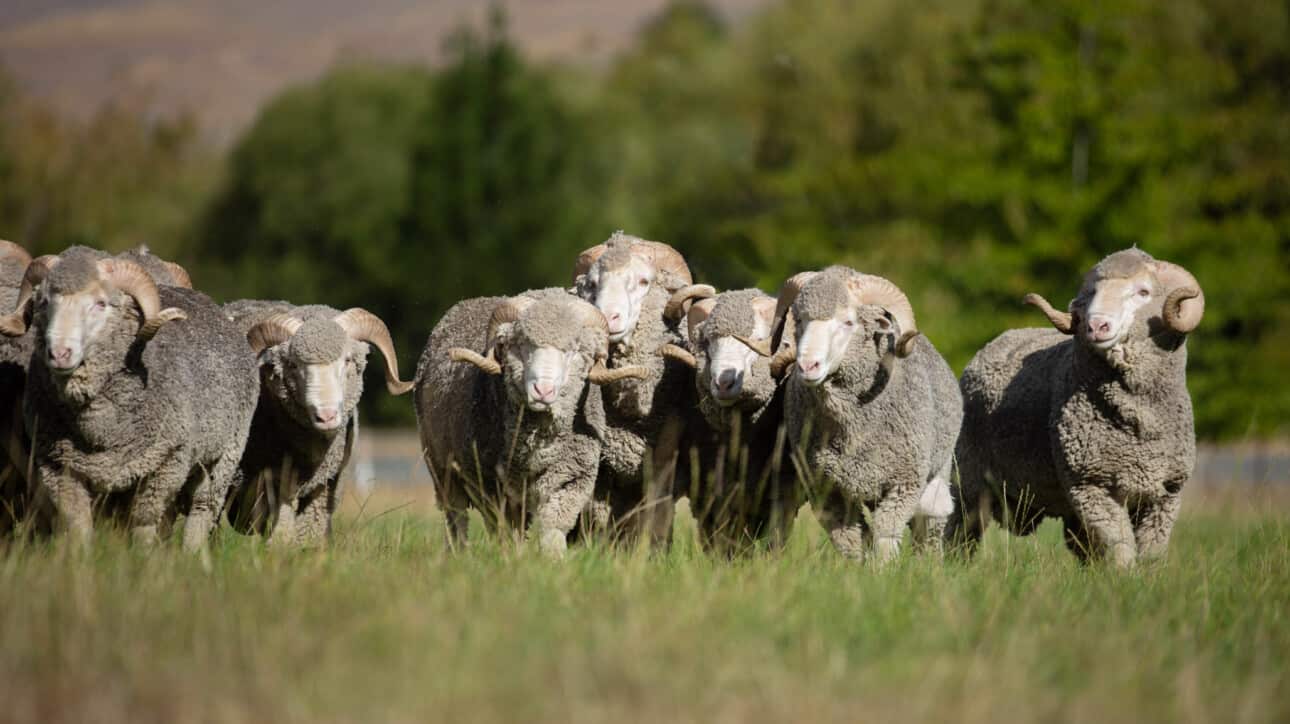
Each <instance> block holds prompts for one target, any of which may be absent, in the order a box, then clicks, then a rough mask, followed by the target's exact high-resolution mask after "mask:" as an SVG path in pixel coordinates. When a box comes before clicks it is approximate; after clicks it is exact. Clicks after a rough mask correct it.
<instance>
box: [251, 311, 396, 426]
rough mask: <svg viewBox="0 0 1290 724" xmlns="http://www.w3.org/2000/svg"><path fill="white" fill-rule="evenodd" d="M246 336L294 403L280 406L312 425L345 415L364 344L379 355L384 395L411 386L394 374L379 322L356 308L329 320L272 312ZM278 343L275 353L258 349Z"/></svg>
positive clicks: (354, 394) (354, 395)
mask: <svg viewBox="0 0 1290 724" xmlns="http://www.w3.org/2000/svg"><path fill="white" fill-rule="evenodd" d="M246 338H247V342H248V343H249V344H250V345H251V350H252V351H253V352H254V353H255V354H256V355H257V356H259V357H261V359H262V361H264V362H267V363H270V364H272V365H273V374H275V375H278V376H280V378H281V380H282V382H283V384H282V386H281V389H280V390H279V391H278V394H279V395H282V396H285V397H288V398H290V401H291V402H293V403H294V404H287V405H284V407H286V408H287V409H289V410H292V411H294V414H295V415H296V416H297V417H304V418H305V419H300V420H298V421H299V422H301V423H302V424H305V425H309V426H312V427H314V428H315V429H317V430H321V431H335V430H338V429H340V427H341V426H342V425H343V424H344V423H345V421H346V420H347V419H348V418H349V415H350V413H351V412H352V411H353V408H354V406H355V405H356V404H357V403H358V398H359V396H360V395H361V392H362V380H363V371H364V369H366V367H367V354H368V352H369V350H370V348H369V345H375V346H376V348H377V349H379V350H380V351H381V356H382V357H384V359H385V385H386V388H387V389H388V390H389V392H390V394H392V395H401V394H403V393H405V392H407V391H408V390H410V389H412V385H411V383H409V382H404V381H402V380H400V379H399V363H398V360H397V359H396V357H395V353H394V342H393V340H391V338H390V332H389V330H388V329H387V328H386V326H385V323H384V322H382V321H381V320H380V318H378V317H377V316H376V315H374V314H372V313H370V312H368V311H366V310H364V309H361V308H358V307H354V308H353V309H349V310H346V311H344V312H341V313H340V314H337V315H336V316H334V317H332V318H330V319H327V318H324V317H316V316H315V317H310V318H308V319H300V318H299V317H296V316H293V315H291V314H275V315H273V316H271V317H269V318H268V319H265V320H264V321H262V322H260V323H259V324H257V325H255V326H254V327H252V328H251V329H250V330H249V331H248V332H247V335H246ZM279 345H283V347H282V349H281V351H280V353H278V354H274V355H269V356H266V355H265V354H264V353H265V352H266V351H268V350H270V349H272V348H275V347H278V346H279ZM282 401H283V402H288V400H286V399H284V400H282Z"/></svg>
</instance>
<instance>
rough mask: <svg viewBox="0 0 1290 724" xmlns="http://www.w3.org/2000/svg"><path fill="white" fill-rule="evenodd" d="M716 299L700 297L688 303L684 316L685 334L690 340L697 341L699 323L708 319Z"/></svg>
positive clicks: (714, 306)
mask: <svg viewBox="0 0 1290 724" xmlns="http://www.w3.org/2000/svg"><path fill="white" fill-rule="evenodd" d="M716 306H717V300H716V299H715V298H710V299H701V300H699V301H697V302H695V303H694V304H691V305H690V311H689V312H688V313H687V314H686V316H685V336H686V338H687V339H689V340H690V341H691V342H698V341H699V340H698V339H697V338H696V333H697V332H698V331H699V325H701V324H703V323H704V322H706V321H708V317H710V316H712V310H713V309H714V308H716Z"/></svg>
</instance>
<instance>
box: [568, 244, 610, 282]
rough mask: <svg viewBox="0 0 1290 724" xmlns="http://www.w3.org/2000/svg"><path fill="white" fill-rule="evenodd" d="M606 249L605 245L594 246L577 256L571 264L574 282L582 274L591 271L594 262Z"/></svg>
mask: <svg viewBox="0 0 1290 724" xmlns="http://www.w3.org/2000/svg"><path fill="white" fill-rule="evenodd" d="M608 249H609V247H608V246H607V245H605V244H596V245H595V246H593V247H591V248H590V249H587V250H586V251H584V252H582V253H581V254H579V255H578V258H577V259H576V260H575V261H574V262H573V279H574V281H577V280H578V277H580V276H582V275H583V274H586V273H587V271H588V270H590V269H591V265H592V264H595V263H596V260H597V259H599V258H600V256H601V255H602V254H604V253H605V252H606V251H607V250H608Z"/></svg>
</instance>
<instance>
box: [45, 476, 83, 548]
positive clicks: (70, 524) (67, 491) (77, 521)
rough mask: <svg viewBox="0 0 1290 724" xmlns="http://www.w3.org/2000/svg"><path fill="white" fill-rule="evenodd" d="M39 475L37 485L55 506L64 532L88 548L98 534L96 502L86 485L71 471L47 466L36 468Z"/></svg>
mask: <svg viewBox="0 0 1290 724" xmlns="http://www.w3.org/2000/svg"><path fill="white" fill-rule="evenodd" d="M36 476H37V485H38V486H40V488H41V489H43V490H45V491H46V492H47V494H48V495H49V500H50V501H51V502H52V503H53V504H54V510H55V511H57V513H58V520H59V524H60V525H61V526H62V528H63V530H64V531H66V532H67V533H68V535H69V536H70V537H71V538H72V539H73V540H75V541H76V542H77V543H78V544H79V545H81V546H82V547H86V546H88V545H89V542H90V536H91V535H92V534H93V533H94V511H93V504H94V501H93V498H92V497H91V496H90V490H89V488H88V487H87V486H86V485H85V482H84V481H82V480H80V479H78V478H77V477H76V476H75V475H73V474H72V473H70V472H67V471H62V470H55V469H54V468H53V467H50V466H46V465H40V466H38V467H37V468H36Z"/></svg>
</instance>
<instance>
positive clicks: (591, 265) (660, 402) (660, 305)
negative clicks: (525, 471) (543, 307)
mask: <svg viewBox="0 0 1290 724" xmlns="http://www.w3.org/2000/svg"><path fill="white" fill-rule="evenodd" d="M690 284H691V277H690V270H689V268H688V267H687V266H686V264H685V260H684V259H683V258H682V257H681V255H680V254H679V253H678V252H677V251H676V250H675V249H673V248H672V247H670V246H668V245H667V244H663V243H660V242H656V241H646V240H644V239H639V238H637V237H634V236H629V235H626V234H623V233H622V232H618V233H615V234H614V235H613V236H611V237H610V238H609V240H608V241H606V242H605V243H604V244H600V245H598V246H595V247H592V248H591V249H588V250H587V251H584V252H583V253H582V254H581V255H580V256H579V257H578V260H577V262H576V264H575V267H574V292H575V293H576V294H577V295H578V296H580V297H582V298H583V299H585V300H587V301H588V302H591V303H592V304H594V305H595V306H596V308H598V309H599V310H600V312H601V313H602V314H603V315H604V317H605V320H606V323H607V324H608V327H609V341H610V354H609V367H610V368H611V369H615V368H619V367H643V368H645V369H647V370H648V371H649V375H648V376H647V377H646V378H644V379H625V380H623V381H621V382H617V383H614V384H611V385H608V386H607V387H605V389H604V390H603V394H604V400H605V420H606V424H607V428H606V433H605V445H604V451H603V454H602V458H601V469H600V474H599V476H598V480H597V483H596V500H597V506H596V507H597V508H598V509H599V511H600V513H598V514H597V516H596V517H597V518H598V519H601V518H603V519H607V520H600V521H599V522H601V523H605V522H607V523H609V524H611V525H612V526H613V528H614V529H615V530H616V531H617V532H620V533H623V534H625V536H626V537H628V538H635V537H637V536H639V535H640V534H641V533H648V534H649V535H650V537H651V539H652V540H653V541H654V542H655V543H663V542H665V541H666V540H668V539H669V538H670V536H671V530H672V485H673V480H674V475H675V473H676V470H675V466H676V460H677V455H678V452H679V449H680V444H681V438H682V436H683V434H684V432H685V420H686V419H687V417H688V414H689V411H690V410H692V409H693V406H694V404H695V399H694V389H693V382H692V381H691V377H692V375H693V371H692V370H690V369H689V368H688V367H686V366H685V365H684V364H682V363H680V362H677V361H675V360H671V359H668V358H665V357H662V356H660V355H659V354H658V350H659V349H660V348H662V347H663V345H665V344H676V345H681V344H684V343H685V331H684V329H683V328H682V327H683V325H684V320H683V317H684V309H683V308H679V307H669V305H668V301H669V299H670V298H671V297H672V295H673V294H674V293H675V292H677V291H679V290H681V289H682V288H684V287H686V286H689V285H690Z"/></svg>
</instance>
